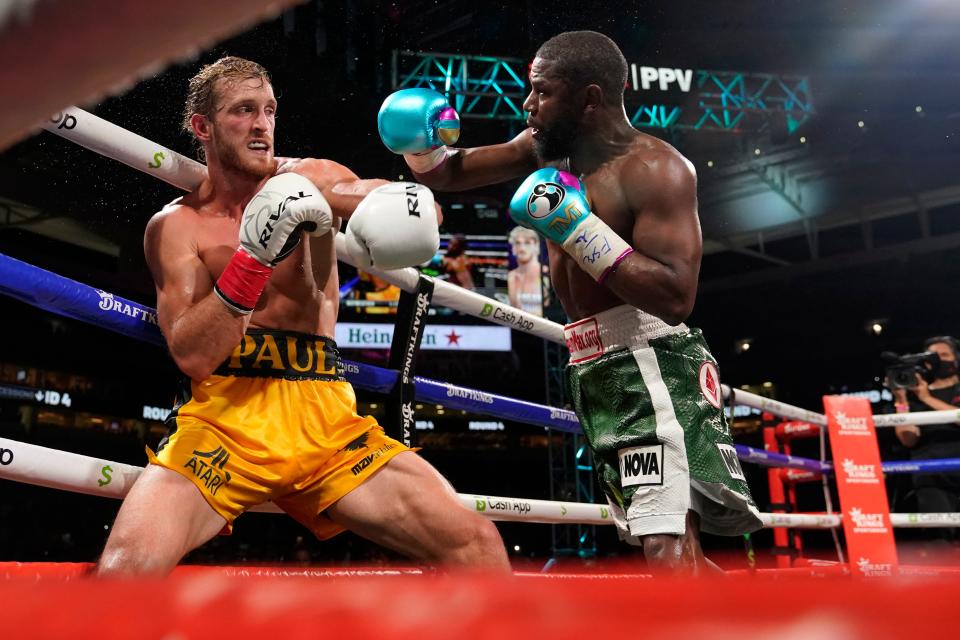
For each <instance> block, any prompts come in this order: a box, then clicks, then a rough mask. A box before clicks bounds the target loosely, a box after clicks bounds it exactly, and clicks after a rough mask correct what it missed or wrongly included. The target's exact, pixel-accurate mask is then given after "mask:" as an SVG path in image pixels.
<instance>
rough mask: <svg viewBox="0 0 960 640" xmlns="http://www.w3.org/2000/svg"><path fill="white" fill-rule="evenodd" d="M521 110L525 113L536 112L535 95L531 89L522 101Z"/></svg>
mask: <svg viewBox="0 0 960 640" xmlns="http://www.w3.org/2000/svg"><path fill="white" fill-rule="evenodd" d="M523 110H524V111H526V112H527V113H530V114H532V113H534V112H536V110H537V93H536V92H535V91H534V90H533V89H531V90H530V93H528V94H527V98H526V99H525V100H524V101H523Z"/></svg>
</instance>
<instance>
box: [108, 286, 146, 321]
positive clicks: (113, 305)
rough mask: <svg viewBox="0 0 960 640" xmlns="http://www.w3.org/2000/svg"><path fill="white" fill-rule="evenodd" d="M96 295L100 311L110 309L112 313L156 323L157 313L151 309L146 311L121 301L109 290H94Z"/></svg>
mask: <svg viewBox="0 0 960 640" xmlns="http://www.w3.org/2000/svg"><path fill="white" fill-rule="evenodd" d="M96 292H97V295H99V296H100V304H98V305H97V307H98V308H99V309H100V310H101V311H112V312H113V313H119V314H122V315H125V316H129V317H131V318H135V319H137V320H140V321H142V322H147V323H149V324H152V325H156V326H158V325H157V314H156V313H155V312H153V311H148V310H147V309H143V308H141V307H136V306H134V305H132V304H129V303H127V302H121V301H120V300H117V299H116V298H114V297H113V294H112V293H110V292H109V291H103V290H101V289H97V290H96Z"/></svg>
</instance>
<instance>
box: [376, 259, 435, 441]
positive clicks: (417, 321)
mask: <svg viewBox="0 0 960 640" xmlns="http://www.w3.org/2000/svg"><path fill="white" fill-rule="evenodd" d="M431 300H433V280H432V279H430V278H428V277H426V276H422V275H421V276H420V277H419V278H417V286H416V289H415V290H414V292H413V293H407V292H406V291H404V292H403V293H402V294H400V304H399V305H398V307H397V322H396V325H394V328H393V342H391V344H390V359H389V360H388V363H387V367H389V368H390V369H393V370H394V371H399V372H400V375H399V376H397V383H396V385H394V387H393V390H391V392H390V394H389V395H388V396H387V419H386V420H385V423H386V430H387V435H388V436H390V437H392V438H394V439H395V440H399V441H400V442H402V443H403V444H405V445H406V446H408V447H412V446H414V442H413V434H414V432H415V431H416V429H415V427H416V423H415V421H414V415H413V400H414V395H415V393H416V389H415V386H414V380H413V372H414V365H415V364H416V360H417V354H418V353H420V342H421V340H423V329H424V327H425V326H426V323H427V311H428V310H429V309H430V302H431Z"/></svg>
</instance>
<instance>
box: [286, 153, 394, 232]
mask: <svg viewBox="0 0 960 640" xmlns="http://www.w3.org/2000/svg"><path fill="white" fill-rule="evenodd" d="M288 171H292V172H294V173H299V174H300V175H302V176H304V177H305V178H309V179H310V181H311V182H313V184H315V185H317V188H318V189H320V193H322V194H323V197H324V198H326V199H327V202H329V203H330V208H331V210H332V211H333V215H335V216H336V217H338V218H343V219H348V218H349V217H350V216H351V215H353V211H354V209H356V208H357V205H358V204H360V201H361V200H363V198H364V196H366V195H367V194H368V193H370V192H371V191H373V190H374V189H376V188H377V187H379V186H381V185H384V184H387V183H388V182H389V181H388V180H379V179H368V180H363V179H361V178H359V177H358V176H357V174H355V173H354V172H353V171H351V170H350V169H348V168H347V167H345V166H343V165H342V164H339V163H337V162H334V161H333V160H320V159H317V158H283V159H282V160H280V163H279V165H278V167H277V173H278V174H280V173H286V172H288Z"/></svg>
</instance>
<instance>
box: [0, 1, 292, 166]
mask: <svg viewBox="0 0 960 640" xmlns="http://www.w3.org/2000/svg"><path fill="white" fill-rule="evenodd" d="M297 2H302V0H203V2H197V1H196V0H164V1H163V2H117V0H67V1H62V2H53V1H52V0H16V1H14V2H12V3H11V2H0V60H3V64H2V65H0V86H2V87H3V118H0V150H2V149H6V148H7V147H9V146H10V145H12V144H13V143H15V142H17V141H18V140H20V139H21V138H24V137H26V136H27V135H28V133H29V132H30V130H31V129H33V128H35V127H37V126H39V125H40V123H41V122H42V121H43V120H44V119H45V118H47V117H49V115H50V114H51V113H54V112H56V111H57V110H59V109H62V108H63V105H65V104H70V103H74V102H81V103H87V102H90V101H94V100H98V99H100V98H102V97H103V96H105V95H107V94H108V93H114V94H116V93H120V92H122V91H125V90H126V89H127V88H129V87H130V86H131V85H133V84H134V83H135V82H136V81H137V80H139V79H140V78H144V77H148V76H151V75H153V74H155V73H156V72H157V71H159V70H161V69H163V68H164V67H166V65H167V64H168V63H170V62H173V61H175V60H180V59H185V58H188V57H190V56H193V55H196V53H197V52H198V51H201V50H203V49H205V48H207V47H208V46H209V45H211V44H213V43H214V42H217V41H219V40H221V39H223V38H226V37H228V36H230V35H232V34H234V33H239V32H240V31H242V30H243V29H244V28H246V27H248V26H250V25H253V24H256V23H257V22H260V21H261V20H266V19H268V18H272V17H274V16H276V15H278V14H279V13H280V12H281V11H282V10H283V9H285V8H287V7H289V6H291V5H293V4H295V3H297Z"/></svg>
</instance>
